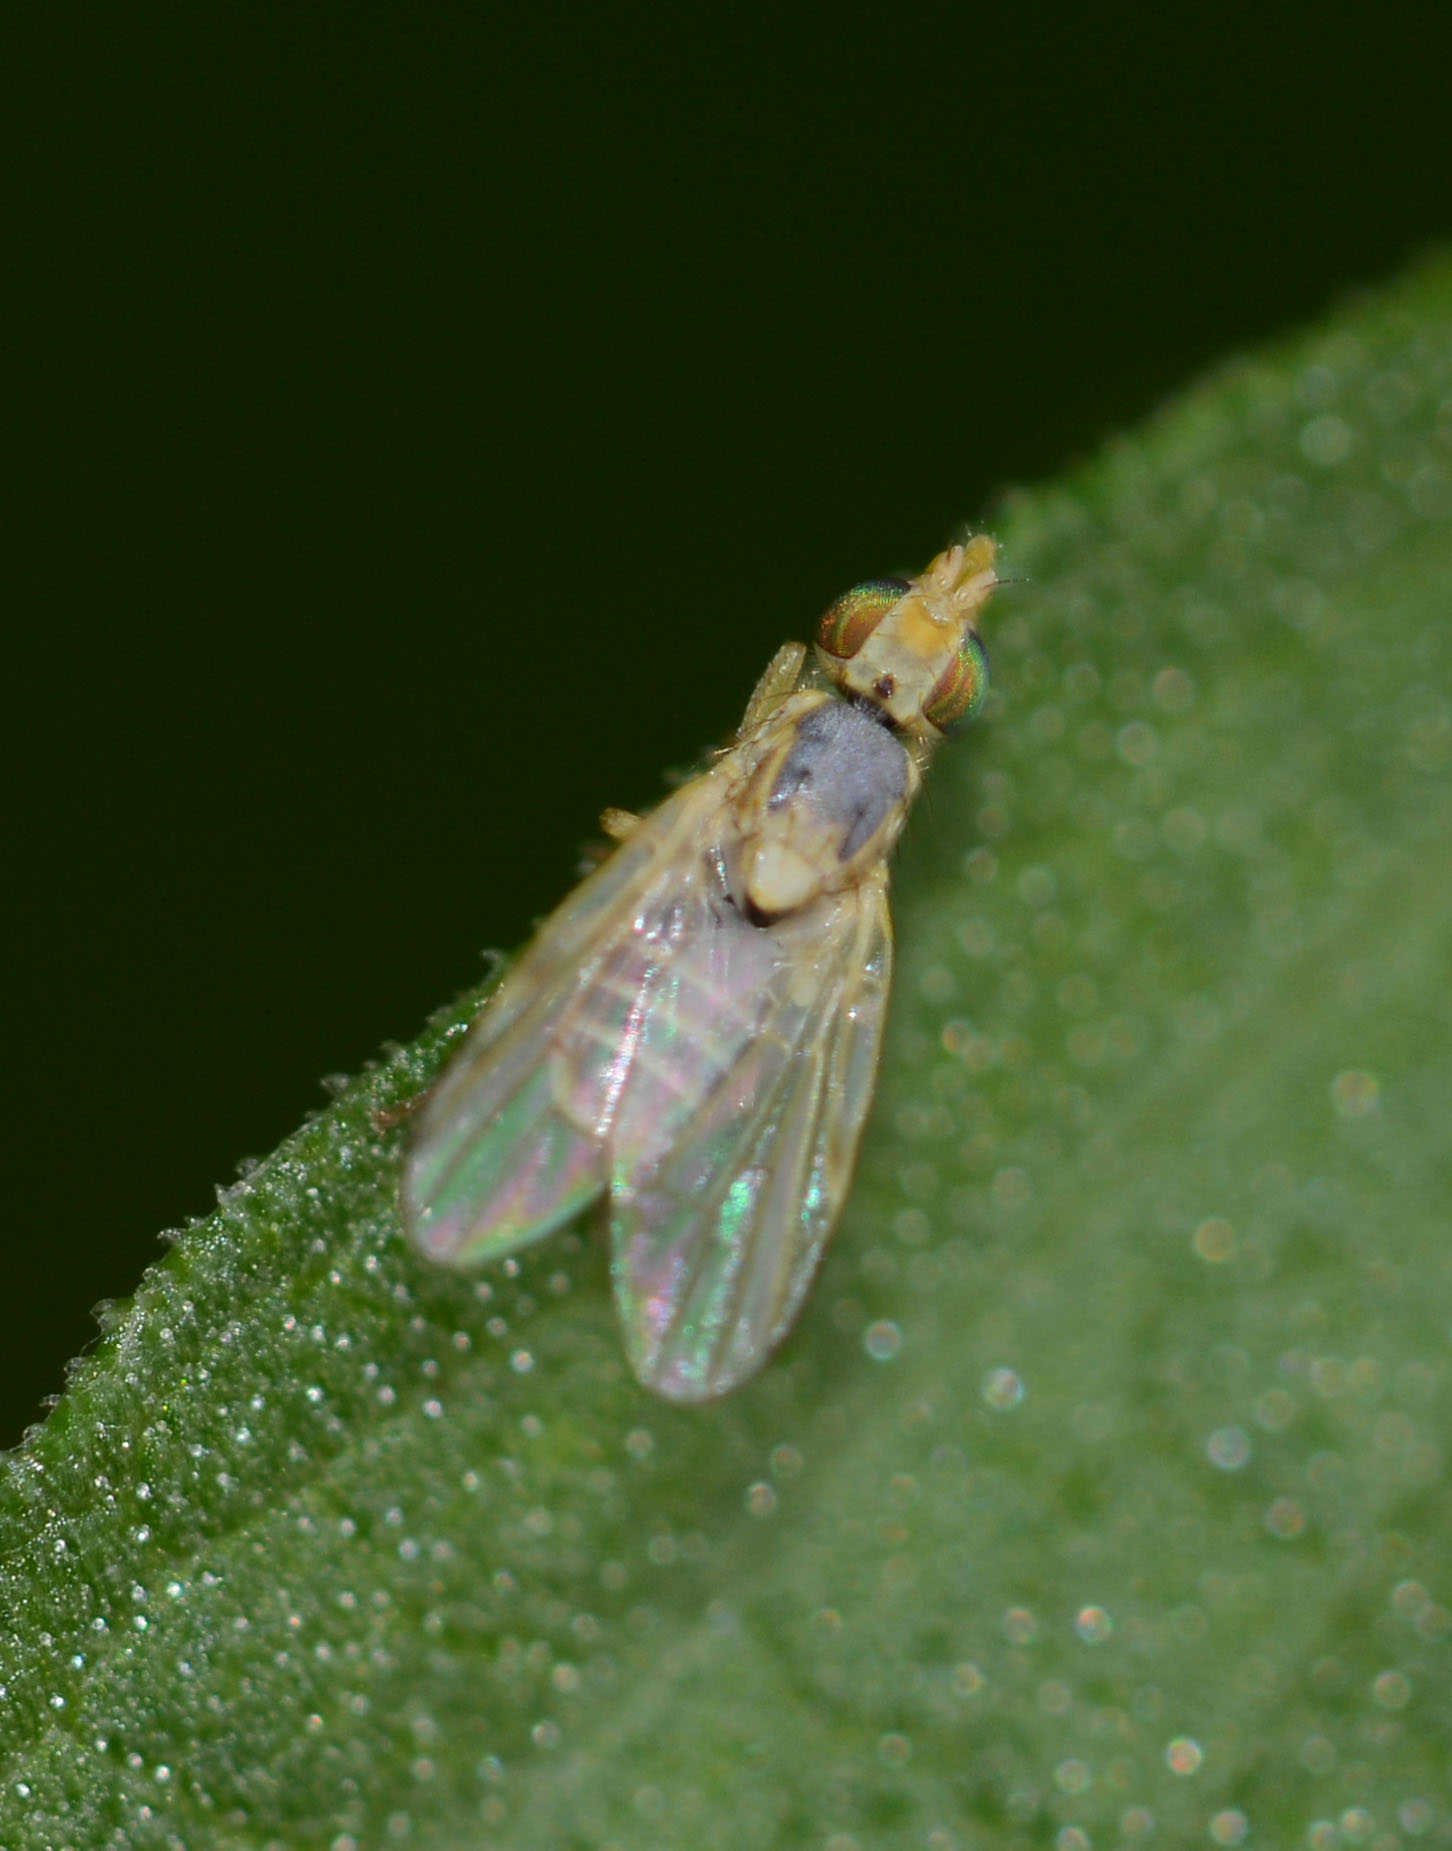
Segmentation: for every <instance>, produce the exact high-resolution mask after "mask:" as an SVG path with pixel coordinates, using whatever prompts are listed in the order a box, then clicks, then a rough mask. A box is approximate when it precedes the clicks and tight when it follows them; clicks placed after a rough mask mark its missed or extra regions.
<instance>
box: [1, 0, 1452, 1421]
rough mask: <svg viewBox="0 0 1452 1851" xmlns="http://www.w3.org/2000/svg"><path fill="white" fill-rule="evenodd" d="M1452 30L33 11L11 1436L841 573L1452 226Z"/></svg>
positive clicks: (20, 71)
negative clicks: (160, 1263)
mask: <svg viewBox="0 0 1452 1851" xmlns="http://www.w3.org/2000/svg"><path fill="white" fill-rule="evenodd" d="M1449 69H1452V20H1449V14H1448V12H1447V10H1446V9H1444V8H1435V9H1434V8H1427V9H1420V8H1415V7H1382V8H1365V9H1352V10H1348V11H1337V10H1336V9H1334V8H1326V7H1314V8H1312V7H1305V8H1302V7H1280V8H1264V9H1263V8H1261V7H1249V6H1244V5H1233V6H1221V7H1214V8H1198V9H1197V8H1189V9H1180V10H1178V11H1176V12H1175V13H1174V15H1173V16H1172V17H1170V16H1167V15H1166V13H1165V12H1163V11H1162V10H1161V9H1160V8H1158V7H1155V8H1150V7H1139V8H1125V9H1119V8H1116V9H1113V10H1110V9H1099V8H1094V7H1076V8H1059V7H1005V6H994V7H992V8H988V7H979V6H956V7H948V6H944V7H941V8H938V9H929V8H925V7H910V8H890V9H889V8H885V7H884V8H877V9H858V8H844V7H841V6H837V7H833V8H831V9H828V8H826V7H820V8H814V9H810V10H803V11H801V12H796V13H792V12H788V11H770V12H767V11H762V12H759V13H758V12H756V11H754V10H751V9H743V8H739V7H733V8H730V9H722V10H720V11H719V12H716V11H700V10H697V9H691V10H689V11H688V12H683V11H681V10H678V9H674V8H665V7H656V8H644V9H635V10H628V11H627V10H615V9H605V8H598V7H590V8H585V7H578V8H569V9H548V8H546V9H540V8H531V9H530V10H529V11H528V12H527V13H526V14H525V15H523V16H522V17H520V18H507V17H506V16H505V15H504V14H503V12H502V10H501V9H498V8H492V7H482V6H481V7H470V8H467V9H457V10H455V9H453V8H443V7H423V8H419V9H392V8H362V9H356V10H355V9H344V8H334V9H316V8H310V9H280V10H277V11H275V12H272V13H268V14H263V13H262V12H260V11H253V10H252V9H245V8H244V9H231V8H224V9H219V8H201V9H194V10H192V11H190V12H188V11H182V10H177V11H176V12H171V11H170V10H168V9H165V8H159V7H148V8H144V9H141V10H140V11H139V12H130V13H113V14H105V15H91V16H86V15H83V14H81V13H79V12H77V13H75V14H72V13H70V12H69V11H68V10H66V9H61V8H57V9H51V8H46V9H34V10H33V12H32V16H31V17H30V18H29V19H28V20H25V21H23V22H22V21H19V20H18V17H17V16H16V15H15V14H12V16H11V17H10V19H9V21H8V23H7V26H6V27H5V29H4V31H3V33H0V173H3V176H4V178H3V182H0V184H3V187H4V193H5V198H4V206H5V226H6V235H5V241H4V249H5V265H4V282H3V285H0V287H3V295H4V312H3V320H0V352H3V360H0V390H3V399H0V404H3V417H4V433H5V435H4V443H3V454H4V459H5V460H4V463H3V465H0V466H3V468H4V471H5V476H6V481H5V489H6V494H5V509H6V518H5V536H6V559H7V565H6V570H5V574H4V582H5V604H6V616H7V622H6V625H5V644H6V650H5V654H6V673H5V675H4V677H3V682H4V685H5V689H6V694H7V696H8V699H7V703H6V705H7V710H8V717H7V719H6V722H5V727H4V740H5V746H6V750H7V756H8V762H9V776H8V780H7V799H8V800H7V805H6V821H7V824H8V829H7V840H6V844H5V871H6V876H7V878H6V881H5V889H4V891H5V906H4V916H5V921H6V926H7V943H6V947H5V949H6V954H7V955H6V963H5V969H6V972H7V975H8V979H9V981H8V983H7V996H8V1002H9V1010H8V1015H9V1020H8V1023H7V1029H6V1036H5V1064H6V1070H7V1073H8V1076H9V1080H10V1086H9V1088H8V1103H7V1111H6V1115H5V1123H4V1139H5V1151H6V1166H5V1174H6V1185H7V1189H6V1195H7V1208H8V1227H7V1230H6V1234H7V1238H6V1243H5V1249H4V1253H5V1268H6V1271H5V1285H6V1288H7V1302H8V1307H9V1316H8V1317H7V1319H6V1330H7V1336H6V1340H5V1345H4V1354H3V1359H0V1361H3V1369H0V1443H5V1442H9V1441H12V1440H13V1439H14V1438H16V1437H17V1436H18V1434H19V1433H20V1431H21V1429H22V1427H23V1426H24V1425H25V1423H26V1422H27V1421H28V1420H30V1419H32V1418H34V1416H35V1414H36V1412H37V1410H38V1405H39V1402H40V1398H41V1397H42V1396H44V1395H46V1394H48V1393H53V1392H55V1391H56V1390H58V1389H59V1388H60V1386H61V1383H62V1372H63V1365H64V1362H65V1359H66V1357H67V1356H69V1355H70V1354H72V1353H74V1352H75V1351H76V1350H77V1349H79V1348H80V1347H81V1346H83V1345H84V1344H86V1343H87V1342H88V1341H90V1340H91V1338H92V1337H93V1336H94V1334H95V1327H94V1324H93V1323H92V1321H91V1319H90V1316H89V1307H90V1306H91V1304H92V1303H93V1302H94V1301H95V1300H96V1299H98V1298H101V1297H102V1296H105V1295H114V1294H120V1293H124V1292H126V1291H128V1290H129V1289H130V1288H131V1287H132V1285H133V1284H134V1282H135V1280H136V1278H137V1276H138V1274H139V1273H140V1271H141V1269H142V1267H143V1266H144V1265H145V1264H146V1263H147V1262H148V1261H149V1260H150V1259H151V1258H152V1257H153V1256H154V1255H155V1254H156V1252H157V1248H156V1246H155V1236H156V1233H157V1231H158V1230H159V1229H161V1228H163V1227H167V1226H176V1225H178V1224H181V1223H182V1222H184V1221H185V1220H186V1218H187V1217H188V1216H190V1215H193V1214H197V1213H200V1212H202V1211H203V1210H205V1209H206V1208H207V1207H208V1206H209V1205H210V1203H211V1200H212V1186H213V1185H214V1184H216V1183H222V1182H226V1181H227V1180H228V1179H229V1178H230V1177H231V1176H232V1175H234V1174H235V1165H236V1161H237V1160H238V1159H239V1158H240V1157H242V1156H243V1155H244V1154H245V1153H247V1152H252V1153H258V1154H260V1153H262V1152H264V1151H266V1150H267V1149H268V1148H269V1147H270V1146H271V1145H272V1144H273V1143H275V1142H276V1140H277V1139H278V1138H279V1137H280V1136H281V1135H282V1134H283V1133H285V1132H286V1131H287V1130H289V1129H290V1128H291V1127H292V1126H293V1125H294V1124H295V1123H296V1122H297V1120H298V1119H299V1118H300V1116H301V1115H302V1114H303V1113H304V1112H306V1111H307V1110H308V1109H309V1108H310V1107H312V1106H315V1105H317V1104H318V1103H320V1101H321V1098H322V1094H321V1091H320V1088H319V1084H318V1081H319V1076H320V1075H322V1074H324V1073H326V1072H329V1071H337V1070H344V1069H356V1068H357V1067H358V1066H359V1065H360V1064H361V1063H362V1062H363V1061H364V1060H365V1059H367V1058H368V1056H369V1055H370V1054H371V1053H372V1052H373V1051H374V1050H375V1049H376V1048H377V1046H378V1044H379V1043H380V1042H381V1041H382V1040H383V1039H385V1038H386V1037H390V1036H394V1037H400V1038H402V1037H406V1036H408V1035H410V1034H412V1033H413V1032H414V1031H415V1030H416V1029H417V1027H418V1026H419V1024H420V1022H421V1020H422V1018H423V1016H424V1015H425V1013H426V1012H427V1011H428V1010H429V1009H430V1008H432V1007H433V1006H434V1005H435V1004H437V1003H439V1002H440V1001H442V1000H443V999H445V998H446V997H447V996H448V995H450V994H451V993H452V992H454V991H455V990H457V989H459V988H460V987H462V986H463V985H464V984H465V983H467V982H469V981H470V980H472V979H473V978H474V976H475V975H476V974H477V971H478V968H479V965H478V954H479V951H480V949H481V948H482V947H484V946H486V945H496V946H508V945H510V944H512V943H514V942H516V941H517V940H518V939H519V938H520V936H521V935H522V934H523V932H524V931H525V930H526V928H527V925H528V922H529V920H530V919H531V917H532V916H534V915H537V914H538V913H540V912H541V911H543V910H544V909H546V908H547V907H548V906H549V904H550V903H551V902H552V900H553V899H555V898H556V897H557V896H558V895H559V894H560V893H561V892H562V891H563V890H564V889H565V888H566V887H567V886H568V885H569V884H570V882H571V880H572V877H573V865H574V858H575V851H576V847H577V845H578V844H579V843H581V842H582V841H584V840H585V839H587V838H588V837H589V836H590V834H591V832H592V829H593V820H594V816H595V813H596V811H597V810H598V809H599V808H600V806H601V805H602V804H604V803H607V802H614V803H623V804H631V803H646V802H649V801H650V800H651V798H652V797H653V796H654V795H656V794H657V793H658V792H659V790H660V788H661V785H660V778H661V774H662V772H663V771H664V770H665V769H666V768H667V767H669V766H672V765H683V764H685V763H688V762H689V761H690V760H691V759H692V758H693V757H694V756H695V755H696V754H697V752H698V751H699V749H700V748H701V747H702V746H703V745H704V744H706V743H707V742H709V741H710V740H711V739H712V738H713V737H716V736H719V735H720V734H721V733H723V732H725V731H727V730H729V728H730V726H731V724H732V723H733V722H734V720H735V718H736V717H737V715H738V714H739V711H740V708H741V706H742V703H743V701H744V699H745V696H746V693H747V692H748V690H749V688H750V685H751V682H752V679H753V677H754V675H755V674H756V673H757V671H758V670H759V669H760V667H761V666H762V665H763V664H764V662H765V660H766V658H767V656H768V655H769V653H770V651H771V649H772V648H773V647H774V646H775V645H776V643H777V642H779V641H780V640H781V639H782V638H783V637H785V636H788V635H801V634H804V633H805V632H806V631H807V630H808V628H809V626H810V623H811V621H812V618H813V616H814V614H815V612H816V611H817V609H818V608H819V607H820V606H822V605H823V604H824V603H825V602H826V601H827V600H828V599H829V598H830V597H831V596H832V595H833V594H835V593H836V592H837V591H838V590H840V589H841V588H842V587H843V585H844V584H846V583H848V582H850V581H851V580H852V579H853V578H855V577H859V576H865V575H870V574H874V573H879V572H881V571H884V570H891V569H895V568H899V567H902V566H908V567H912V566H915V565H918V564H920V563H921V562H922V561H923V560H924V559H925V558H926V557H927V555H928V554H929V553H931V552H932V551H933V550H934V549H935V548H936V547H937V546H938V545H939V544H940V543H942V542H943V541H944V540H945V539H946V538H948V537H949V536H950V535H951V534H952V533H953V531H954V530H955V529H956V528H957V527H958V526H959V525H960V524H961V523H962V522H963V521H964V520H966V519H969V518H972V517H974V516H976V515H982V514H983V513H984V512H985V511H989V510H991V497H992V495H993V493H994V491H995V490H996V489H997V488H999V487H1001V486H1003V485H1004V484H1007V483H1011V482H1013V481H1015V480H1024V479H1029V478H1035V477H1040V476H1043V475H1046V474H1048V473H1051V472H1053V471H1055V470H1057V469H1059V468H1061V467H1063V466H1064V465H1065V464H1066V463H1067V462H1070V461H1072V460H1073V459H1074V458H1075V457H1076V456H1080V455H1083V454H1085V453H1086V452H1087V451H1088V450H1089V449H1090V448H1091V447H1092V446H1093V445H1094V444H1096V443H1097V442H1098V441H1099V440H1100V439H1101V437H1103V436H1104V435H1106V434H1107V433H1109V432H1110V431H1112V430H1113V429H1114V428H1115V427H1117V426H1119V425H1121V424H1123V423H1126V422H1128V421H1131V420H1133V419H1135V418H1137V417H1139V416H1141V415H1142V414H1143V413H1144V412H1146V411H1147V410H1148V409H1149V408H1151V407H1152V406H1153V405H1154V404H1155V403H1156V402H1157V401H1158V400H1159V399H1160V398H1161V397H1162V396H1163V395H1164V394H1165V393H1167V392H1168V391H1170V390H1172V389H1173V388H1174V387H1175V386H1176V385H1177V384H1178V383H1179V382H1181V381H1183V380H1185V379H1186V378H1187V377H1188V376H1190V375H1191V374H1193V373H1194V372H1195V371H1196V370H1197V369H1199V368H1201V367H1203V366H1204V365H1205V364H1206V363H1207V362H1211V361H1213V360H1215V359H1217V358H1219V357H1220V356H1222V355H1223V354H1225V353H1226V352H1228V351H1230V350H1232V349H1235V348H1238V347H1242V346H1244V345H1246V344H1248V343H1251V342H1255V341H1258V340H1261V339H1263V338H1264V337H1266V336H1269V335H1272V334H1274V333H1275V332H1276V331H1278V330H1280V329H1282V328H1285V327H1288V326H1291V325H1293V324H1295V323H1296V322H1298V321H1300V320H1302V319H1304V318H1305V317H1307V316H1311V315H1314V314H1315V313H1317V312H1318V311H1319V310H1321V309H1322V308H1323V307H1325V306H1327V305H1328V304H1329V303H1330V302H1332V301H1333V300H1334V299H1335V298H1336V297H1337V296H1338V295H1340V294H1341V293H1343V292H1344V291H1345V290H1347V289H1348V288H1350V287H1353V286H1355V285H1357V284H1359V283H1363V282H1369V281H1373V280H1375V279H1377V278H1378V277H1380V276H1382V275H1384V274H1386V273H1387V272H1388V271H1389V270H1390V269H1392V268H1393V267H1395V266H1396V265H1397V264H1398V263H1399V262H1400V261H1401V260H1403V259H1404V258H1406V257H1408V256H1410V255H1412V254H1413V253H1415V252H1416V251H1417V250H1418V249H1420V248H1422V247H1423V246H1424V245H1426V244H1427V243H1429V242H1431V241H1432V240H1434V239H1436V238H1438V237H1440V236H1442V235H1444V234H1446V233H1447V232H1448V231H1449V230H1452V188H1449V178H1452V131H1449V122H1452V116H1449V109H1448V104H1449V100H1452V98H1449V89H1452V85H1449V82H1448V72H1449ZM1009 565H1010V569H1011V565H1012V562H1011V561H1010V562H1009ZM968 749H971V748H968Z"/></svg>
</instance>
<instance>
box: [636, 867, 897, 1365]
mask: <svg viewBox="0 0 1452 1851" xmlns="http://www.w3.org/2000/svg"><path fill="white" fill-rule="evenodd" d="M751 947H754V948H755V951H754V953H752V952H751V951H750V950H749V948H751ZM767 948H769V950H770V958H771V964H770V969H769V970H767V969H764V968H763V969H762V970H761V971H760V972H759V974H758V977H757V979H756V982H757V988H756V990H755V992H754V999H755V1004H756V1007H755V1008H754V1010H752V1011H749V1012H746V1013H745V1014H744V1015H743V1016H742V1018H741V1019H742V1021H743V1023H744V1032H742V1033H740V1034H739V1035H734V1036H733V1037H732V1038H731V1040H732V1047H731V1048H730V1049H727V1048H718V1049H717V1050H716V1054H717V1057H719V1056H720V1055H722V1054H729V1055H730V1056H731V1058H730V1061H729V1065H728V1066H727V1067H726V1069H725V1070H724V1071H723V1072H721V1073H720V1074H719V1075H718V1076H717V1078H716V1079H715V1081H714V1083H713V1084H711V1085H710V1086H703V1085H694V1086H692V1087H690V1088H688V1089H683V1091H689V1092H690V1094H691V1096H692V1097H693V1098H694V1099H695V1101H696V1105H695V1109H694V1111H693V1113H692V1115H691V1118H690V1121H689V1123H687V1124H685V1125H681V1126H679V1127H677V1128H676V1131H675V1134H674V1135H673V1136H672V1137H671V1138H670V1139H669V1141H667V1142H665V1143H664V1145H662V1144H661V1143H660V1142H659V1141H657V1140H649V1139H646V1138H644V1137H639V1138H632V1137H629V1136H626V1135H623V1134H624V1133H625V1132H626V1131H627V1130H628V1128H629V1126H630V1124H631V1123H632V1114H631V1113H630V1112H629V1111H628V1110H627V1112H625V1113H622V1118H621V1124H620V1126H619V1130H618V1134H617V1135H616V1136H615V1137H614V1138H612V1141H611V1177H610V1191H611V1216H610V1219H611V1235H612V1254H613V1259H612V1270H613V1273H614V1279H615V1298H616V1307H617V1310H618V1312H619V1316H620V1321H621V1324H622V1326H623V1329H624V1334H625V1341H626V1349H627V1352H628V1354H629V1357H630V1361H631V1366H632V1367H633V1369H634V1370H635V1373H636V1374H637V1375H638V1376H639V1377H640V1379H641V1381H642V1382H644V1383H645V1384H646V1385H647V1386H648V1387H650V1388H653V1389H655V1390H656V1391H657V1393H659V1394H662V1395H666V1396H669V1397H670V1398H672V1399H674V1400H681V1401H703V1400H708V1399H710V1398H711V1397H712V1396H715V1395H720V1394H724V1393H726V1391H727V1390H728V1389H731V1388H734V1387H735V1386H736V1385H737V1384H738V1383H740V1382H742V1381H744V1380H746V1378H747V1377H748V1376H750V1375H752V1374H754V1373H755V1372H756V1371H757V1370H758V1369H759V1368H761V1366H762V1364H763V1363H764V1362H765V1361H766V1359H767V1357H768V1356H769V1355H770V1354H771V1352H772V1351H773V1350H774V1349H775V1347H776V1346H777V1344H778V1343H780V1342H781V1340H782V1338H783V1337H785V1335H786V1333H787V1331H788V1330H789V1329H790V1328H791V1326H792V1324H793V1322H794V1321H795V1319H796V1316H797V1313H798V1311H799V1310H800V1308H801V1304H802V1300H803V1298H804V1297H805V1295H806V1292H807V1288H808V1286H809V1285H810V1284H811V1281H812V1277H813V1274H814V1273H815V1271H816V1268H817V1263H818V1261H819V1260H820V1258H821V1254H822V1250H823V1247H824V1246H825V1244H826V1241H827V1237H828V1235H829V1234H830V1233H831V1231H832V1227H833V1225H834V1223H835V1221H836V1219H837V1216H838V1213H839V1212H840V1210H841V1206H842V1202H843V1198H844V1196H845V1194H846V1191H847V1186H848V1184H849V1182H850V1180H851V1174H852V1166H853V1162H854V1159H855V1157H856V1152H857V1145H858V1140H859V1138H860V1136H861V1131H862V1124H863V1119H864V1118H865V1116H866V1113H867V1108H868V1106H869V1104H870V1103H871V1098H872V1088H873V1082H874V1078H875V1075H876V1068H877V1055H878V1049H879V1046H880V1042H881V1034H882V1023H883V1017H884V1013H885V1010H886V1003H887V993H888V985H889V981H890V977H891V965H892V924H891V919H890V917H889V914H888V908H887V879H886V874H885V872H883V871H879V873H878V874H877V875H876V876H875V877H874V878H872V879H870V880H868V881H865V882H863V883H862V884H861V885H860V886H858V887H856V888H853V889H851V890H849V891H847V892H845V893H842V894H838V895H833V896H830V897H829V898H828V899H826V900H823V901H822V902H820V903H819V904H818V905H817V906H815V907H813V908H811V909H809V911H808V912H807V913H806V914H804V915H802V916H800V917H797V918H793V919H790V920H784V921H781V922H778V923H777V924H776V925H774V926H770V927H766V928H758V927H754V926H751V925H750V924H748V923H747V922H746V921H745V920H743V919H742V918H741V917H740V915H739V914H736V913H734V911H733V912H730V913H728V914H726V915H724V916H723V917H721V918H717V919H713V920H711V921H710V925H709V929H708V930H706V929H703V930H702V931H701V932H700V934H699V935H698V936H697V938H696V939H695V940H694V941H693V942H691V943H689V944H682V945H680V946H678V948H677V955H676V959H675V974H676V976H677V978H678V979H679V980H680V981H681V982H682V983H683V984H685V985H687V986H689V987H690V988H691V989H692V990H693V991H695V992H697V993H699V994H702V995H705V994H708V993H709V992H711V991H712V990H713V989H715V990H718V991H719V990H720V989H721V987H722V985H721V975H720V974H721V973H722V972H723V971H730V970H731V967H732V965H733V963H734V962H735V961H736V960H738V959H740V960H742V965H741V969H739V970H737V971H736V972H735V973H734V975H735V976H736V977H739V976H740V975H741V974H742V972H743V971H744V963H745V961H746V960H747V959H748V958H749V956H750V955H755V956H757V957H758V958H759V957H761V956H762V955H763V953H764V952H765V950H766V949H767ZM730 988H734V983H733V984H732V985H729V986H728V990H729V989H730ZM640 1072H641V1075H642V1084H643V1076H644V1074H645V1072H646V1070H645V1069H641V1070H640ZM635 1083H636V1082H635V1080H634V1079H633V1080H632V1087H631V1088H627V1101H626V1103H627V1107H629V1106H631V1105H633V1104H634V1101H633V1100H631V1099H630V1098H629V1092H630V1090H631V1089H632V1088H633V1086H634V1084H635ZM643 1090H647V1091H650V1092H652V1093H654V1092H655V1091H657V1090H658V1089H657V1088H655V1087H651V1088H644V1087H643ZM641 1116H642V1117H645V1118H648V1117H649V1113H648V1112H644V1113H642V1114H641Z"/></svg>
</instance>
